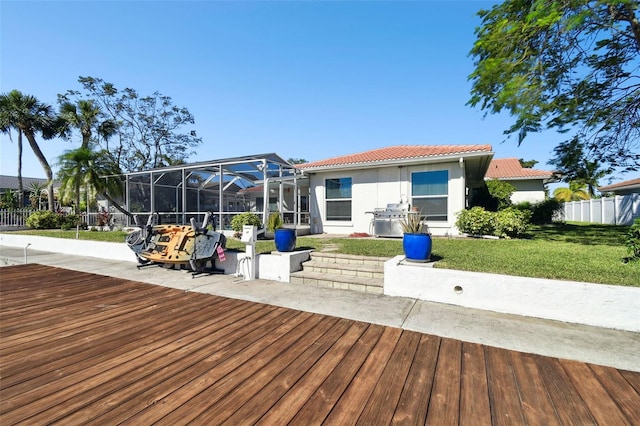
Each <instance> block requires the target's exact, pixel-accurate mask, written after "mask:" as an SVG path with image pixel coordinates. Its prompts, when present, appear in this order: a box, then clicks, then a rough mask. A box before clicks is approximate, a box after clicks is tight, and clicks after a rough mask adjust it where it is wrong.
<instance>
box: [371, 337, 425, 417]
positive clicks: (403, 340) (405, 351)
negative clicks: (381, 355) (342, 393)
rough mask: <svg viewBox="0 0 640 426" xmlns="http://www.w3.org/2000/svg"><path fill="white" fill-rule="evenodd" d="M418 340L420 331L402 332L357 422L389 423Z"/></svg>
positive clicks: (405, 380)
mask: <svg viewBox="0 0 640 426" xmlns="http://www.w3.org/2000/svg"><path fill="white" fill-rule="evenodd" d="M419 342H420V333H416V332H413V331H404V332H402V336H400V339H399V340H398V344H397V345H396V347H395V348H394V351H393V353H392V354H391V357H390V358H389V362H387V366H386V367H385V370H384V372H383V373H382V376H380V380H378V383H377V384H376V387H375V388H374V389H373V393H372V394H371V397H370V398H369V401H368V402H367V404H366V405H365V407H364V410H363V411H362V414H361V415H360V417H359V418H358V423H359V424H363V425H368V424H374V423H381V424H389V423H391V420H392V419H393V415H394V413H395V411H396V407H397V406H398V401H399V400H400V395H401V394H402V389H403V388H404V386H405V383H406V382H407V375H408V374H409V370H410V369H411V363H412V362H413V358H414V356H415V353H416V350H417V348H418V343H419Z"/></svg>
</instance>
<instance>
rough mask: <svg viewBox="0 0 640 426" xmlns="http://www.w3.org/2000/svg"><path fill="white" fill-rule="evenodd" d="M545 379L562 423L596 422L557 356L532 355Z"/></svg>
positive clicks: (589, 423)
mask: <svg viewBox="0 0 640 426" xmlns="http://www.w3.org/2000/svg"><path fill="white" fill-rule="evenodd" d="M532 358H533V359H534V360H535V361H536V364H537V366H538V371H539V372H540V375H541V376H542V379H543V380H544V386H545V388H546V389H547V392H548V393H549V398H550V399H551V402H552V403H553V407H554V408H555V412H556V414H557V416H558V419H559V420H560V423H562V424H579V425H592V424H596V422H595V420H594V419H593V417H592V416H591V413H590V412H589V410H588V408H587V406H586V405H585V403H584V400H583V399H582V398H581V397H580V394H579V393H578V392H577V391H576V389H575V387H574V386H573V384H572V383H571V379H570V378H569V376H567V373H566V371H565V370H564V368H563V367H562V365H561V364H560V361H559V360H557V359H555V358H547V357H541V356H537V355H532Z"/></svg>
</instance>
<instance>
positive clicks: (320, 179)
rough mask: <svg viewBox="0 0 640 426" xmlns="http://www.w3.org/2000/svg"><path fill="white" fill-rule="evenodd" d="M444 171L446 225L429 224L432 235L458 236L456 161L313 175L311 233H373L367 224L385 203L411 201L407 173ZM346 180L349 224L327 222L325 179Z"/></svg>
mask: <svg viewBox="0 0 640 426" xmlns="http://www.w3.org/2000/svg"><path fill="white" fill-rule="evenodd" d="M436 170H447V171H448V172H449V199H448V205H447V208H448V212H447V215H448V221H447V222H429V223H428V225H429V229H430V230H431V232H432V233H433V234H434V235H447V234H454V235H456V234H458V232H457V229H456V228H455V221H456V214H457V212H459V211H460V210H462V209H464V208H465V198H466V193H465V191H466V190H465V187H466V184H465V179H464V171H465V169H464V164H463V165H462V166H461V165H460V163H459V162H458V161H456V162H448V163H437V164H422V165H416V166H401V167H398V166H390V167H380V168H372V169H360V170H350V171H334V172H323V173H314V174H312V175H311V176H310V179H309V186H310V198H311V199H310V213H311V233H313V234H318V233H331V234H351V233H353V232H366V233H368V234H372V233H373V229H372V227H371V221H372V219H373V215H372V214H367V213H366V212H368V211H373V210H374V209H376V208H385V207H386V206H387V204H388V203H399V202H401V201H402V199H403V198H406V200H408V201H409V202H410V201H411V181H410V180H411V173H414V172H424V171H436ZM344 177H350V178H351V179H352V182H351V183H352V190H351V195H352V198H351V201H352V205H351V208H352V220H351V221H348V222H339V221H327V220H326V214H325V190H324V182H325V180H326V179H332V178H344Z"/></svg>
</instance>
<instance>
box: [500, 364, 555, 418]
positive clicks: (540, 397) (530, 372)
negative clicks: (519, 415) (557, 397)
mask: <svg viewBox="0 0 640 426" xmlns="http://www.w3.org/2000/svg"><path fill="white" fill-rule="evenodd" d="M510 355H511V366H512V368H513V373H514V375H515V377H516V381H517V382H518V389H519V393H520V400H521V403H522V411H523V414H524V418H525V419H526V421H527V424H529V425H539V426H552V425H559V424H560V421H559V420H558V417H557V415H556V412H555V409H554V407H553V403H552V401H551V398H550V396H549V394H548V392H547V389H546V388H545V386H544V381H543V380H542V376H541V375H540V372H539V371H538V366H537V364H536V362H535V360H534V359H533V358H532V357H531V356H530V355H528V354H524V353H520V352H511V353H510Z"/></svg>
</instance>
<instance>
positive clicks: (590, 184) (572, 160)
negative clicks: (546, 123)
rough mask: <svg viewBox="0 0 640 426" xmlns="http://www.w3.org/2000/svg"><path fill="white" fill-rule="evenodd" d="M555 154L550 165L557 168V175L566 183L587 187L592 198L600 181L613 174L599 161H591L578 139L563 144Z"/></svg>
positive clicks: (555, 150) (556, 149) (557, 148)
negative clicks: (575, 183)
mask: <svg viewBox="0 0 640 426" xmlns="http://www.w3.org/2000/svg"><path fill="white" fill-rule="evenodd" d="M554 152H555V158H554V159H552V160H551V161H549V164H552V165H554V166H555V172H554V173H555V175H556V176H557V177H559V178H560V179H561V180H563V181H565V182H577V183H578V184H579V185H581V186H586V187H587V191H588V193H589V195H590V197H595V195H596V188H597V187H598V186H599V185H598V181H599V180H600V179H602V178H604V177H605V176H607V175H608V174H609V173H611V172H612V169H611V168H604V167H602V165H601V164H600V162H599V161H598V160H591V159H589V157H588V155H587V153H586V152H585V147H584V144H583V143H582V142H580V140H578V139H577V138H574V139H572V140H570V141H567V142H563V143H561V144H560V145H558V146H557V147H556V148H555V149H554Z"/></svg>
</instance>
